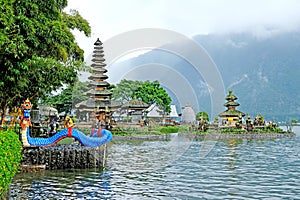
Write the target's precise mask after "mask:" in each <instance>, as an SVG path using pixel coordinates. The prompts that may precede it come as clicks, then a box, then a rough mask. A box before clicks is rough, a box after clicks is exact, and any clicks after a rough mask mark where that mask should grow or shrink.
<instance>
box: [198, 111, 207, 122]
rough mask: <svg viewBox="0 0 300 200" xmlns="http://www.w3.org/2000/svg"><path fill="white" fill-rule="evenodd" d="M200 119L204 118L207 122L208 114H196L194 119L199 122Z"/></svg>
mask: <svg viewBox="0 0 300 200" xmlns="http://www.w3.org/2000/svg"><path fill="white" fill-rule="evenodd" d="M200 118H204V119H206V120H207V121H209V116H208V114H207V113H206V112H198V113H197V114H196V119H197V120H199V119H200Z"/></svg>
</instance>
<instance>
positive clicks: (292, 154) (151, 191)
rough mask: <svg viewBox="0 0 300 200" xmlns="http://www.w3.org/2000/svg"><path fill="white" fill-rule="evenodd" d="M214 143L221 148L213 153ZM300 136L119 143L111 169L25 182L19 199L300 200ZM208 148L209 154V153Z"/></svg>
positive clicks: (17, 184)
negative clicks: (210, 140)
mask: <svg viewBox="0 0 300 200" xmlns="http://www.w3.org/2000/svg"><path fill="white" fill-rule="evenodd" d="M207 144H211V145H214V146H213V148H212V149H211V150H210V151H207ZM298 146H299V136H297V137H296V138H280V139H257V140H255V139H237V140H235V139H230V140H220V141H218V142H217V143H216V144H214V143H213V142H212V143H210V142H209V141H206V142H203V141H201V140H197V141H193V140H187V139H186V138H182V137H175V138H171V140H170V141H147V142H121V141H118V142H115V143H113V144H112V145H109V146H108V155H107V156H108V157H107V168H106V169H105V171H101V170H67V171H47V172H44V173H36V174H30V173H28V174H22V175H20V174H19V175H17V176H16V177H15V179H14V181H13V183H12V185H11V190H10V198H11V199H199V198H203V199H294V198H297V197H298V195H299V194H300V178H299V177H300V159H299V155H300V152H299V151H300V148H298ZM204 148H206V149H205V151H206V152H205V155H206V156H202V155H204V154H203V149H204Z"/></svg>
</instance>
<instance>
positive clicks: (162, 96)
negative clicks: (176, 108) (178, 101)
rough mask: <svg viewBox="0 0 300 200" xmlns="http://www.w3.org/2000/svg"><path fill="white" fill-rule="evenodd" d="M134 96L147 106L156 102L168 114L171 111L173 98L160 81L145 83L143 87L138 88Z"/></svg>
mask: <svg viewBox="0 0 300 200" xmlns="http://www.w3.org/2000/svg"><path fill="white" fill-rule="evenodd" d="M134 96H135V97H136V98H138V99H140V100H142V101H143V102H145V103H147V104H151V103H153V102H156V103H157V105H160V106H162V107H163V109H164V111H165V112H166V113H169V112H170V111H171V106H170V104H171V98H170V96H169V95H168V93H167V92H166V90H165V89H164V88H162V87H161V86H160V84H159V82H158V81H154V82H150V81H145V82H144V83H143V85H141V86H140V87H138V89H137V90H136V91H135V92H134Z"/></svg>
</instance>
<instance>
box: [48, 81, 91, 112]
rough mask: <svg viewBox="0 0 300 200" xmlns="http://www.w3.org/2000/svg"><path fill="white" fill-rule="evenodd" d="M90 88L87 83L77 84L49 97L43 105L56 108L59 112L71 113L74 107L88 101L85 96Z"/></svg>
mask: <svg viewBox="0 0 300 200" xmlns="http://www.w3.org/2000/svg"><path fill="white" fill-rule="evenodd" d="M89 89H90V88H89V87H88V83H87V82H80V81H78V82H76V84H75V85H74V86H73V85H69V86H68V87H67V88H65V89H63V90H62V91H61V92H60V93H59V94H56V95H51V96H48V97H47V98H46V99H45V100H44V101H43V102H42V103H43V104H46V105H51V106H53V107H55V108H56V109H57V110H58V112H66V113H69V112H70V111H71V109H72V107H74V105H76V104H78V103H80V102H82V101H84V100H86V99H87V98H88V97H87V96H86V95H84V93H85V92H86V91H88V90H89Z"/></svg>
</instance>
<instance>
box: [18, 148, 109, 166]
mask: <svg viewBox="0 0 300 200" xmlns="http://www.w3.org/2000/svg"><path fill="white" fill-rule="evenodd" d="M105 155H106V145H102V146H100V147H86V146H81V145H80V144H68V145H57V146H52V147H24V148H23V160H22V162H21V168H22V169H24V170H23V171H38V170H37V169H46V170H54V169H84V168H95V167H104V165H105ZM35 166H37V167H35ZM36 168H37V169H36ZM30 169H34V170H30Z"/></svg>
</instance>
